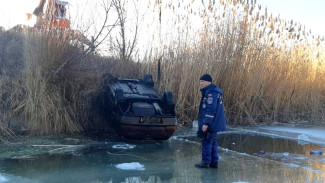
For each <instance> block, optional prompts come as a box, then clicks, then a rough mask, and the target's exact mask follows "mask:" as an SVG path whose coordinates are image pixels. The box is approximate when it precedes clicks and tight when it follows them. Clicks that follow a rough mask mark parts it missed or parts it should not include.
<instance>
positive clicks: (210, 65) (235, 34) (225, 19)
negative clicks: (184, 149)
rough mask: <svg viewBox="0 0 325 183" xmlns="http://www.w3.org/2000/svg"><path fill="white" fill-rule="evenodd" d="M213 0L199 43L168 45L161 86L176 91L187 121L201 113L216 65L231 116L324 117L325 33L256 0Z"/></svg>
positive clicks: (317, 120)
mask: <svg viewBox="0 0 325 183" xmlns="http://www.w3.org/2000/svg"><path fill="white" fill-rule="evenodd" d="M209 3H210V4H209V6H207V9H206V10H204V11H203V15H202V16H201V17H202V19H203V22H204V26H203V29H202V30H201V31H200V32H199V33H198V34H196V35H194V36H192V37H187V38H186V39H187V40H192V42H191V44H186V43H185V42H182V44H179V43H177V44H170V45H169V46H168V47H167V49H165V50H164V57H163V62H162V63H163V66H162V73H163V76H162V80H161V81H162V83H161V88H162V89H167V90H171V91H173V92H174V94H175V96H176V106H177V112H178V115H179V117H180V121H182V123H185V124H186V123H190V122H191V121H192V120H194V119H195V118H196V115H197V111H198V104H199V100H200V92H199V77H200V76H201V75H202V74H204V73H209V74H211V75H212V77H213V80H214V83H215V84H217V85H219V86H220V87H221V88H222V89H223V91H224V104H225V108H226V113H227V119H228V123H229V124H261V123H270V122H292V121H293V122H301V121H308V123H314V124H324V123H325V121H324V117H325V85H324V83H325V78H324V74H325V67H324V61H325V51H324V46H325V44H324V38H320V37H319V36H318V37H315V36H313V35H312V34H310V32H309V31H306V30H304V29H303V28H302V27H303V26H302V25H300V24H298V23H294V22H293V21H285V20H282V19H281V18H280V17H279V16H278V17H274V16H272V14H268V12H267V9H265V10H263V9H262V8H261V7H260V6H259V5H257V4H256V2H255V1H236V0H233V1H222V0H220V3H221V5H222V6H213V5H212V1H209ZM220 7H221V8H220ZM220 11H221V12H223V13H220ZM216 12H218V13H216ZM211 17H212V18H211ZM194 40H198V41H194ZM183 41H184V40H183ZM146 59H147V60H153V59H152V58H150V57H148V58H146ZM149 65H150V64H149ZM151 65H154V64H151ZM153 68H154V67H152V69H153ZM152 69H151V70H152Z"/></svg>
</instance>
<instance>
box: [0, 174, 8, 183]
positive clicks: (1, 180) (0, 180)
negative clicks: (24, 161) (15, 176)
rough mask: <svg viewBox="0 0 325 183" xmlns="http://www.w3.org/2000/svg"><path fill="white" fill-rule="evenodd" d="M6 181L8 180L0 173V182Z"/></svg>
mask: <svg viewBox="0 0 325 183" xmlns="http://www.w3.org/2000/svg"><path fill="white" fill-rule="evenodd" d="M7 181H8V179H7V178H6V177H4V176H3V175H1V174H0V182H1V183H2V182H7Z"/></svg>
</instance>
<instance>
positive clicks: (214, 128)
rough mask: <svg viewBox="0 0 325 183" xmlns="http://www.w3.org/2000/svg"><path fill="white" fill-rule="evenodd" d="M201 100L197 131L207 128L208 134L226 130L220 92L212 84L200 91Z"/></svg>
mask: <svg viewBox="0 0 325 183" xmlns="http://www.w3.org/2000/svg"><path fill="white" fill-rule="evenodd" d="M201 93H202V99H201V103H200V109H199V116H198V121H199V130H201V129H202V126H203V125H207V126H208V130H207V131H208V132H209V133H216V132H219V131H225V130H226V117H225V113H224V108H223V103H222V94H223V93H222V90H221V89H220V88H219V87H217V86H216V85H214V84H212V83H211V84H210V85H208V86H206V87H204V88H202V89H201Z"/></svg>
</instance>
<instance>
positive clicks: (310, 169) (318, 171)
mask: <svg viewBox="0 0 325 183" xmlns="http://www.w3.org/2000/svg"><path fill="white" fill-rule="evenodd" d="M304 169H305V170H307V171H311V172H315V173H323V171H322V170H315V169H312V168H310V167H304Z"/></svg>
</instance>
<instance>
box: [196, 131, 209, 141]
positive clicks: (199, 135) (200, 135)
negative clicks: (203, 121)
mask: <svg viewBox="0 0 325 183" xmlns="http://www.w3.org/2000/svg"><path fill="white" fill-rule="evenodd" d="M196 136H197V137H198V138H200V139H203V138H204V137H206V136H207V133H203V131H202V130H198V131H197V132H196Z"/></svg>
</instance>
